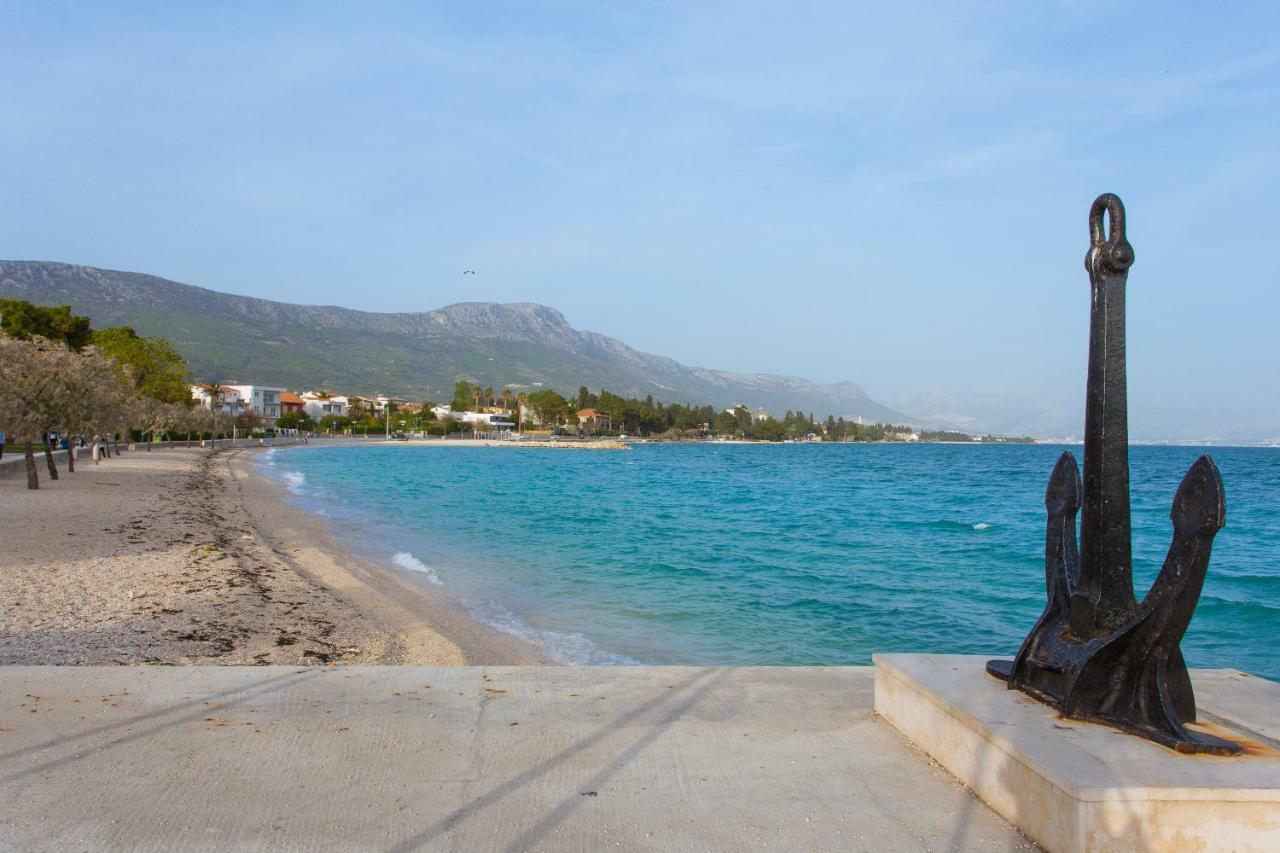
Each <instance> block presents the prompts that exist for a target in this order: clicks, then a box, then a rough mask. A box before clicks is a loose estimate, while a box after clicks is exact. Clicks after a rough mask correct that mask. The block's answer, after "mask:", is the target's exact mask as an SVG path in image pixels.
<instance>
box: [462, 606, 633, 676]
mask: <svg viewBox="0 0 1280 853" xmlns="http://www.w3.org/2000/svg"><path fill="white" fill-rule="evenodd" d="M467 607H468V609H469V610H470V611H471V615H472V616H473V617H475V619H476V621H478V622H481V623H483V624H485V625H488V626H489V627H490V628H496V629H498V630H499V631H501V632H503V633H504V634H511V635H512V636H514V637H518V638H519V639H521V640H524V641H525V642H526V643H529V644H530V645H533V646H537V647H538V648H540V649H542V650H543V651H544V652H546V653H547V656H548V657H550V658H551V659H552V660H554V661H555V662H556V663H562V664H566V665H569V666H588V665H592V666H601V665H604V666H626V665H633V664H638V663H639V661H638V660H636V659H634V658H629V657H627V656H626V655H619V654H614V653H613V652H606V651H604V650H603V649H601V648H600V647H599V646H597V645H596V644H595V643H593V642H591V641H590V640H589V639H587V638H586V637H584V636H583V635H582V634H579V633H576V632H567V631H544V630H540V629H538V628H534V627H532V626H531V625H529V624H528V623H527V622H525V621H524V620H523V619H521V618H520V617H519V616H517V615H516V614H514V613H512V612H511V611H510V610H508V609H507V608H506V607H503V606H502V605H501V604H498V603H497V602H495V601H487V602H484V603H483V604H476V603H474V602H471V603H468V604H467Z"/></svg>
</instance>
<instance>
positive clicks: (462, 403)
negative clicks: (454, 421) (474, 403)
mask: <svg viewBox="0 0 1280 853" xmlns="http://www.w3.org/2000/svg"><path fill="white" fill-rule="evenodd" d="M471 397H472V391H471V383H470V382H467V381H466V380H465V379H459V380H458V383H457V384H456V385H454V386H453V402H452V403H451V404H450V408H452V409H453V410H454V411H455V412H465V411H466V410H467V409H468V408H469V407H470V406H471Z"/></svg>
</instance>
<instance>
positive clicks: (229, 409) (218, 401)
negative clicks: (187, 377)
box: [191, 383, 244, 417]
mask: <svg viewBox="0 0 1280 853" xmlns="http://www.w3.org/2000/svg"><path fill="white" fill-rule="evenodd" d="M214 384H216V383H211V385H214ZM219 387H220V388H221V390H220V391H218V392H217V393H214V392H212V391H210V390H209V388H210V386H206V385H192V386H191V398H192V399H193V400H195V401H196V405H198V406H203V407H204V408H206V409H216V410H217V411H220V412H222V413H223V414H226V415H231V416H232V417H235V416H236V415H238V414H240V413H241V412H243V411H244V401H243V400H241V399H240V392H239V391H237V390H236V389H235V388H234V387H233V386H230V385H222V386H219Z"/></svg>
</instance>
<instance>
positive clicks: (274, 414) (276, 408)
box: [227, 385, 284, 426]
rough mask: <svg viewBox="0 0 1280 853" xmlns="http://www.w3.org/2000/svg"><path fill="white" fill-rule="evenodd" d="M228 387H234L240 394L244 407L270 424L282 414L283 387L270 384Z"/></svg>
mask: <svg viewBox="0 0 1280 853" xmlns="http://www.w3.org/2000/svg"><path fill="white" fill-rule="evenodd" d="M227 387H229V388H234V389H235V391H236V393H238V394H239V395H240V402H241V404H242V405H243V406H244V408H247V409H249V410H251V411H253V412H254V413H256V414H257V415H258V416H259V417H261V418H262V419H263V420H264V421H266V422H267V425H268V426H269V425H271V424H274V423H275V421H276V418H278V417H280V415H281V414H282V412H281V409H280V395H281V394H283V393H284V389H283V388H276V387H273V386H270V385H229V386H227Z"/></svg>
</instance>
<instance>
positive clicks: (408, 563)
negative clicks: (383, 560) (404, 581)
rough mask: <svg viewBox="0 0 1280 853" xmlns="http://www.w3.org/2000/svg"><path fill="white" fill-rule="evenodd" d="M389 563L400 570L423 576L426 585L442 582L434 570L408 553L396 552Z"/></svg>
mask: <svg viewBox="0 0 1280 853" xmlns="http://www.w3.org/2000/svg"><path fill="white" fill-rule="evenodd" d="M391 562H393V563H395V564H396V565H397V566H399V567H400V568H402V569H406V570H408V571H411V572H416V573H417V574H420V575H423V576H424V577H425V578H426V580H427V583H434V584H439V583H441V582H442V581H441V580H440V576H439V575H437V574H436V570H435V569H433V568H431V567H430V566H428V565H427V564H426V563H424V562H422V561H421V560H419V559H418V558H417V557H415V556H413V555H412V554H410V553H409V552H408V551H398V552H396V553H395V554H394V555H393V556H392V557H391Z"/></svg>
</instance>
